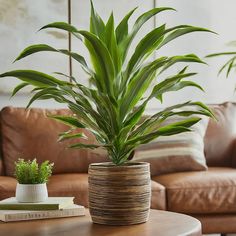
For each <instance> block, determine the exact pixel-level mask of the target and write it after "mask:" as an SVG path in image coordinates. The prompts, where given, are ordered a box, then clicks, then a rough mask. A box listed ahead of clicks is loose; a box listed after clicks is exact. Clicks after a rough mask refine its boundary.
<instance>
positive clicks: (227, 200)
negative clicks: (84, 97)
mask: <svg viewBox="0 0 236 236" xmlns="http://www.w3.org/2000/svg"><path fill="white" fill-rule="evenodd" d="M212 108H213V110H214V111H215V114H216V116H217V118H218V122H215V121H213V120H210V121H209V124H208V128H207V132H206V135H205V140H204V142H205V155H206V159H207V164H208V166H209V169H208V170H207V171H195V172H191V171H190V172H181V173H172V174H165V175H160V176H155V177H153V178H152V202H151V207H152V208H154V209H161V210H168V211H175V212H181V213H185V214H189V215H192V216H194V217H196V218H198V219H199V220H200V221H201V222H202V225H203V233H236V169H234V168H236V104H234V103H224V104H220V105H212ZM68 112H69V111H68V110H63V109H61V110H43V109H31V110H25V109H24V108H13V107H5V108H3V109H2V111H1V113H0V130H1V131H0V134H1V141H0V145H1V154H2V158H1V159H0V200H1V199H4V198H7V197H10V196H14V195H15V187H16V180H15V178H14V162H15V161H16V160H17V159H18V158H20V157H21V158H27V159H33V158H37V159H38V160H39V161H42V160H46V159H47V160H50V161H51V162H54V164H55V168H54V173H53V176H52V177H51V178H50V181H49V183H48V190H49V195H50V196H75V202H76V203H77V204H82V205H85V206H88V175H87V171H88V166H89V164H90V163H92V162H101V161H105V160H106V158H105V157H104V156H102V155H99V154H98V153H95V152H93V151H89V150H69V149H67V148H66V146H68V144H69V141H66V142H64V143H58V142H57V141H56V140H57V136H58V134H59V133H60V132H63V131H65V130H67V129H68V127H66V126H65V125H63V124H61V123H58V122H55V121H53V120H51V119H48V118H47V113H51V114H65V113H66V114H67V113H68ZM87 135H89V138H90V139H91V140H93V141H94V142H95V140H94V137H93V136H92V135H91V134H89V133H87ZM75 141H76V140H75ZM75 141H70V142H75ZM77 141H78V140H77Z"/></svg>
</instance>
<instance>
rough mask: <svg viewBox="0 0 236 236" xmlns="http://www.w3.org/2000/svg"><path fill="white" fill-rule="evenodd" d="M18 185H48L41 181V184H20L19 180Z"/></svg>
mask: <svg viewBox="0 0 236 236" xmlns="http://www.w3.org/2000/svg"><path fill="white" fill-rule="evenodd" d="M17 185H19V186H42V185H47V183H41V184H20V183H18V182H17Z"/></svg>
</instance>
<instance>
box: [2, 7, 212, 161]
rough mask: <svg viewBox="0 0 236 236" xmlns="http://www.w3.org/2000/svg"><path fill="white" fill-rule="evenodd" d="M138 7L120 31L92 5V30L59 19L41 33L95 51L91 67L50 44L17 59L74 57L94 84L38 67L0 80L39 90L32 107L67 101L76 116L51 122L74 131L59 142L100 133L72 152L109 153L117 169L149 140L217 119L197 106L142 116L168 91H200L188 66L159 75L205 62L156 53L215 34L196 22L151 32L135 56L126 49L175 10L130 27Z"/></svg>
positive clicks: (154, 12)
mask: <svg viewBox="0 0 236 236" xmlns="http://www.w3.org/2000/svg"><path fill="white" fill-rule="evenodd" d="M135 10H136V8H135V9H134V10H132V11H130V12H129V13H128V14H127V15H126V16H125V17H124V18H123V19H122V20H121V21H120V23H119V24H118V26H117V27H115V24H114V17H113V14H111V15H110V17H109V19H108V20H107V22H106V23H105V22H104V21H103V20H102V18H101V17H100V16H99V15H98V14H97V12H96V11H95V9H94V7H93V3H92V2H91V17H90V30H89V31H86V30H79V29H77V28H76V27H75V26H73V25H70V24H67V23H65V22H54V23H51V24H48V25H46V26H44V27H42V28H41V30H43V29H52V28H53V29H60V30H64V31H67V32H69V33H71V34H72V35H73V36H74V37H76V38H77V39H78V40H81V41H82V42H83V43H84V45H85V46H86V48H87V49H88V52H89V53H90V63H88V62H87V61H86V59H85V58H84V57H83V56H82V55H80V54H78V53H76V52H71V51H68V50H66V49H55V48H53V47H52V46H49V45H45V44H39V45H32V46H29V47H27V48H26V49H25V50H23V52H22V53H21V54H20V55H19V56H18V57H17V59H16V61H18V60H20V59H22V58H24V57H26V56H29V55H31V54H34V53H37V52H42V51H51V52H57V53H62V54H65V55H67V56H70V57H72V58H73V59H74V60H76V61H77V62H78V63H79V64H80V66H81V67H82V68H83V69H84V71H85V72H86V73H87V75H88V80H89V81H90V86H86V85H83V84H80V83H79V80H78V79H77V78H76V77H73V76H68V75H65V74H62V73H59V74H60V75H64V76H65V77H69V78H70V81H71V82H65V80H61V79H58V78H56V77H55V76H51V75H48V74H45V73H41V72H38V71H33V70H15V71H10V72H6V73H3V74H1V75H0V77H6V76H13V77H16V78H18V79H20V80H22V81H23V83H21V84H19V85H18V86H17V87H16V88H15V89H14V91H13V95H15V94H16V93H17V92H18V91H19V90H20V89H22V88H23V87H25V86H28V85H33V86H34V87H35V88H34V89H33V95H32V98H31V100H30V101H29V104H28V106H29V105H30V104H31V103H32V102H33V101H35V100H38V99H54V100H55V101H56V102H59V103H65V104H67V106H68V108H69V109H70V110H71V111H72V112H73V113H74V115H73V116H54V117H52V118H54V119H56V120H58V121H61V122H64V123H65V124H67V125H69V126H71V129H70V130H69V131H67V132H65V133H63V134H61V135H60V140H65V139H70V138H81V139H80V140H83V138H86V137H85V135H84V134H83V133H81V132H80V133H75V131H74V129H76V128H84V129H87V130H89V131H91V132H92V133H93V134H94V135H95V137H96V140H97V144H94V143H91V144H85V143H83V142H82V141H81V142H80V143H77V144H73V145H72V146H71V147H72V148H90V149H96V148H105V149H106V150H107V152H108V156H109V158H110V160H111V161H112V162H113V163H114V164H115V165H122V164H125V163H126V162H127V161H128V159H129V156H130V154H131V153H132V151H133V150H134V149H135V148H136V147H137V146H139V145H140V144H145V143H148V142H150V141H152V140H154V139H156V138H158V137H159V136H167V135H174V134H177V133H181V132H186V131H190V127H191V126H192V125H194V124H195V123H197V122H198V121H199V120H200V118H199V117H197V116H196V117H194V116H193V115H194V114H200V115H206V116H212V112H211V111H210V110H209V109H208V108H207V106H205V105H204V104H203V103H201V102H192V101H187V102H185V103H181V104H177V105H173V106H170V107H167V108H165V109H163V110H161V111H159V112H156V113H155V114H153V115H152V116H144V112H145V109H146V107H147V105H148V103H149V102H150V101H151V100H153V99H154V100H155V99H156V100H157V102H158V101H159V102H161V101H162V97H163V94H165V93H167V92H171V91H178V90H182V89H183V88H185V87H196V88H197V89H201V90H202V88H201V87H200V86H199V85H198V84H197V83H194V82H192V81H189V80H186V79H187V78H189V77H191V76H193V75H195V73H189V72H187V66H186V65H184V66H183V69H182V70H180V71H179V72H178V73H176V74H174V75H170V76H169V77H166V78H165V79H164V80H161V81H159V80H158V77H159V75H160V74H162V73H163V72H164V71H166V70H167V69H168V68H170V67H171V66H173V65H175V64H177V63H180V62H181V63H191V62H194V63H203V61H202V60H201V59H199V57H197V56H196V55H194V54H188V55H176V56H171V57H167V56H161V57H158V58H156V59H153V60H152V61H150V58H152V56H153V53H154V52H156V51H158V50H159V49H160V48H162V47H163V46H164V45H166V44H168V43H170V42H171V41H173V40H175V39H176V38H178V37H180V36H182V35H185V34H188V33H191V32H195V31H203V32H210V31H209V30H207V29H204V28H200V27H194V26H190V25H178V26H175V27H172V28H167V27H166V25H165V24H163V25H161V26H159V27H157V28H155V29H153V30H151V31H150V32H149V33H148V34H146V35H145V36H144V37H143V38H142V39H141V40H140V41H139V42H138V44H137V46H136V48H135V50H134V52H133V54H132V55H131V56H129V54H128V51H129V49H130V46H131V45H132V42H133V39H134V38H135V36H136V35H137V33H138V32H139V31H140V29H141V28H142V26H143V25H144V23H145V22H147V21H148V20H149V19H150V18H152V17H153V16H155V15H157V14H159V13H161V12H163V11H171V10H174V9H172V8H169V7H162V8H154V9H151V10H149V11H147V12H145V13H143V14H142V15H140V16H139V17H138V18H137V19H136V21H135V23H134V25H133V26H132V27H129V25H128V21H129V19H130V17H132V14H133V13H134V11H135ZM147 59H149V60H147ZM56 76H57V75H56ZM150 88H151V90H150ZM28 106H27V107H28ZM179 109H181V111H180V110H179ZM174 115H178V116H183V117H186V118H185V119H183V121H180V122H176V123H172V124H168V125H163V124H162V123H163V122H164V121H165V120H166V119H168V118H169V117H172V116H174ZM189 116H191V117H189Z"/></svg>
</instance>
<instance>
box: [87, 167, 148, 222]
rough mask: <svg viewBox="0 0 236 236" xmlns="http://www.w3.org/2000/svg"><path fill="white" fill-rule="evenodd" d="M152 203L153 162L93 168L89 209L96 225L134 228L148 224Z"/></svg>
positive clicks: (90, 169)
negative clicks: (151, 180) (151, 165)
mask: <svg viewBox="0 0 236 236" xmlns="http://www.w3.org/2000/svg"><path fill="white" fill-rule="evenodd" d="M150 201H151V182H150V168H149V163H145V162H140V163H132V162H130V163H129V164H126V165H123V166H115V165H114V164H112V163H95V164H91V165H90V167H89V210H90V214H91V216H92V220H93V222H94V223H99V224H106V225H131V224H140V223H143V222H146V221H147V220H148V216H149V209H150Z"/></svg>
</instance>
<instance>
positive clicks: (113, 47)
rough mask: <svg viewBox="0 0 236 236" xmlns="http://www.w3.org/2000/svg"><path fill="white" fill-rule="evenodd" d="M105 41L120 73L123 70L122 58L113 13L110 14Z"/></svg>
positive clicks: (117, 71)
mask: <svg viewBox="0 0 236 236" xmlns="http://www.w3.org/2000/svg"><path fill="white" fill-rule="evenodd" d="M105 43H106V46H107V49H108V51H109V52H110V55H111V57H112V60H113V63H114V66H115V70H116V74H118V73H119V72H120V70H121V58H120V55H119V50H118V45H117V42H116V35H115V28H114V16H113V13H112V14H111V15H110V17H109V19H108V22H107V24H106V27H105Z"/></svg>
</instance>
